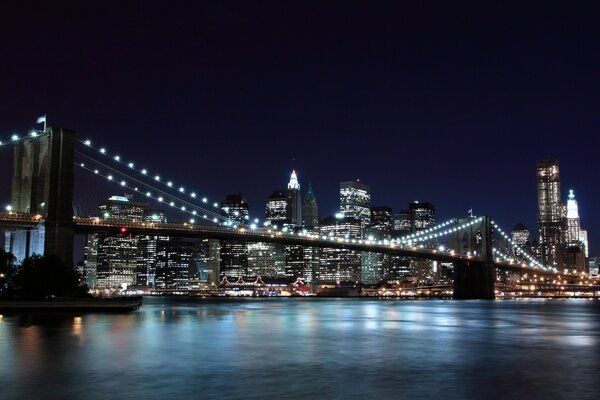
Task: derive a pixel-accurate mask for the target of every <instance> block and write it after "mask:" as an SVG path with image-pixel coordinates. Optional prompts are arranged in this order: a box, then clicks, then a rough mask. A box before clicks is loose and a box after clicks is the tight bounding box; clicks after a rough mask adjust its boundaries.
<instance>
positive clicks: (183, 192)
mask: <svg viewBox="0 0 600 400" xmlns="http://www.w3.org/2000/svg"><path fill="white" fill-rule="evenodd" d="M78 141H79V142H80V143H82V144H83V145H85V146H86V147H88V148H90V149H92V150H95V151H96V152H97V153H98V154H100V155H101V156H105V157H107V158H108V159H110V160H111V161H112V162H115V163H117V164H119V165H122V166H125V167H126V168H128V169H129V170H131V171H134V172H136V173H138V174H140V175H141V176H142V177H144V178H146V179H152V181H153V182H155V184H159V185H163V186H166V187H167V188H168V189H170V190H173V191H177V192H178V193H179V194H181V195H188V196H189V198H190V199H194V200H196V201H201V202H202V203H203V204H205V205H206V206H199V205H198V204H196V203H193V202H191V201H189V200H183V199H182V198H181V197H178V196H174V195H172V194H169V197H171V198H173V199H176V200H178V201H180V202H182V203H187V204H188V205H191V206H193V207H196V208H199V209H202V210H203V211H205V212H210V211H209V210H207V209H205V208H204V207H210V206H211V204H212V207H213V208H215V209H219V210H220V205H219V203H218V202H212V201H209V199H208V197H200V196H198V195H197V194H196V192H194V191H187V190H186V189H185V187H184V186H179V185H175V184H174V183H173V181H171V180H168V179H164V178H162V177H161V175H160V174H153V173H150V171H149V170H148V169H147V168H138V167H136V165H135V163H134V162H133V161H130V162H126V161H123V159H122V157H121V156H120V155H118V154H115V155H110V154H109V153H108V151H107V150H106V148H105V147H95V146H93V145H92V142H91V140H89V139H87V140H81V139H78ZM87 157H88V158H90V159H92V160H93V161H95V162H98V163H101V162H99V161H97V160H95V159H93V158H91V157H89V156H87ZM101 164H102V165H104V166H105V167H107V168H110V167H108V166H107V165H106V164H103V163H101ZM111 169H112V168H111ZM113 170H114V169H113ZM115 171H116V170H115ZM118 172H119V173H120V174H122V175H124V176H126V177H128V178H130V179H132V180H136V181H137V182H140V183H142V181H140V180H137V179H135V178H133V177H132V176H131V175H129V174H127V173H125V172H122V171H118ZM143 184H144V185H146V187H149V188H151V189H153V190H155V191H157V192H161V193H167V192H164V191H162V190H160V189H158V188H156V187H155V186H152V185H149V184H147V183H143ZM177 186H179V188H178V189H177ZM220 217H221V216H220ZM222 218H223V219H225V220H226V221H227V223H226V225H227V226H236V222H234V221H231V220H230V219H227V218H226V217H222ZM244 218H245V220H247V221H250V219H251V218H250V217H249V216H244ZM253 224H256V225H259V224H260V220H259V219H258V218H254V222H253ZM265 224H266V223H263V225H265Z"/></svg>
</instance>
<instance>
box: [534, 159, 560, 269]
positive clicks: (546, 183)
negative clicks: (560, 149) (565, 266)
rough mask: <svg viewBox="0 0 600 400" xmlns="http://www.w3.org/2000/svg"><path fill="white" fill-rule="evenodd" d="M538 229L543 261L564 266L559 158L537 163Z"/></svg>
mask: <svg viewBox="0 0 600 400" xmlns="http://www.w3.org/2000/svg"><path fill="white" fill-rule="evenodd" d="M536 169H537V200H538V218H537V219H538V230H539V235H540V253H541V258H542V262H544V263H548V264H557V265H558V266H562V244H563V238H562V232H563V213H562V205H561V201H560V175H559V167H558V160H542V161H538V162H537V164H536Z"/></svg>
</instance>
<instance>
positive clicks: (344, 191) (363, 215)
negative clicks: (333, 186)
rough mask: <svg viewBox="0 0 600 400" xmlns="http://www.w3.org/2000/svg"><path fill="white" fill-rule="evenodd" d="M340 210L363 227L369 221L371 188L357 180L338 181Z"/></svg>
mask: <svg viewBox="0 0 600 400" xmlns="http://www.w3.org/2000/svg"><path fill="white" fill-rule="evenodd" d="M340 211H341V213H342V214H344V216H345V217H349V218H356V219H358V220H359V221H360V222H361V227H362V228H365V227H367V226H368V225H369V224H370V223H371V188H370V187H369V185H365V184H364V183H361V182H359V181H349V182H340Z"/></svg>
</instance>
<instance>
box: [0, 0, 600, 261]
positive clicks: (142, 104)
mask: <svg viewBox="0 0 600 400" xmlns="http://www.w3.org/2000/svg"><path fill="white" fill-rule="evenodd" d="M145 5H147V6H146V7H144V9H139V8H138V7H137V6H135V5H133V4H127V5H120V6H116V5H110V4H106V5H103V6H102V7H97V6H95V5H80V6H79V8H77V9H72V8H70V7H69V6H67V5H60V4H54V5H40V7H38V8H35V9H29V8H27V9H26V8H21V7H22V6H20V5H18V4H11V5H9V6H7V7H8V9H9V10H8V12H10V13H11V15H14V16H15V18H13V19H11V21H7V24H5V25H4V26H3V27H2V28H0V29H2V30H3V33H4V31H6V32H5V34H3V35H2V37H5V38H11V40H10V41H5V42H1V45H2V48H3V50H4V52H3V53H4V54H6V55H7V57H6V59H7V62H6V63H4V64H3V66H2V68H3V70H4V72H5V73H4V75H6V76H11V79H10V80H6V81H4V82H3V85H4V89H5V90H2V91H1V92H2V95H0V105H1V106H2V109H3V110H5V112H6V115H10V118H3V119H2V120H1V121H0V133H2V137H10V135H11V134H12V132H13V131H17V132H18V133H19V134H25V133H26V132H27V131H28V130H29V129H30V128H34V127H36V125H35V119H36V118H37V117H38V116H39V115H41V114H47V116H48V124H49V125H50V126H64V127H69V128H72V129H73V130H75V131H76V132H77V134H78V135H79V137H80V138H81V139H86V138H90V139H92V140H95V141H97V142H98V143H102V144H103V145H106V146H107V147H108V148H109V150H114V151H119V152H126V153H127V156H128V157H130V158H131V159H132V160H134V161H136V162H144V163H147V164H148V168H154V169H156V170H159V169H160V170H161V173H164V174H166V175H168V176H170V177H172V178H173V179H174V180H177V181H180V182H181V183H182V184H184V185H186V186H189V187H194V188H196V189H197V190H198V191H202V192H204V193H206V194H207V196H210V197H211V198H214V199H216V200H217V201H222V200H223V199H224V197H225V195H227V194H230V193H236V192H242V193H244V195H245V196H246V197H247V201H248V203H249V204H250V205H251V207H253V208H254V207H258V206H261V205H262V204H263V203H264V201H265V198H266V197H267V196H268V195H269V194H270V193H272V192H273V190H275V189H284V188H285V186H284V185H285V183H286V182H287V181H288V178H289V172H290V171H291V170H292V169H295V170H297V171H298V178H299V180H300V183H301V187H302V188H306V187H307V185H308V182H309V181H312V185H313V188H314V192H315V194H316V196H317V198H318V199H319V209H320V213H321V215H323V216H325V215H329V214H332V213H334V212H335V211H336V209H337V208H338V206H339V205H338V201H337V190H338V185H339V182H342V181H350V180H354V179H357V178H359V179H361V181H362V182H365V183H367V184H368V185H370V186H371V188H372V204H373V205H384V206H389V207H391V208H393V209H394V210H395V211H396V210H398V209H400V208H403V207H405V205H406V204H407V203H408V202H411V201H415V200H419V201H427V202H431V203H432V204H435V205H436V207H437V211H438V215H439V216H440V218H442V219H443V218H444V217H451V216H457V215H465V214H466V213H467V211H468V210H470V209H473V211H474V213H475V214H478V215H484V214H486V215H492V216H494V217H495V218H497V219H498V220H501V221H506V222H505V224H509V225H511V226H512V225H515V224H517V223H519V222H522V223H524V224H525V225H526V226H527V227H528V228H529V229H530V231H531V232H532V233H533V234H535V231H536V226H537V221H536V218H535V215H536V205H537V203H536V197H535V196H536V192H535V163H536V161H538V160H543V159H558V160H560V162H561V180H562V183H563V195H564V194H566V193H568V190H569V189H573V190H574V191H575V193H576V195H577V200H578V205H579V214H580V217H581V221H582V225H583V226H584V227H585V228H587V229H588V231H589V236H590V237H589V241H590V244H591V254H590V255H592V256H593V255H594V254H595V253H596V252H597V251H596V247H595V237H596V236H597V232H599V231H600V218H599V216H598V212H599V211H598V210H596V209H594V208H593V204H594V203H593V199H595V198H596V197H597V196H598V195H599V193H598V190H600V189H598V188H596V187H595V186H596V185H593V184H590V182H593V181H594V176H595V175H594V171H597V170H598V168H599V165H598V163H599V162H600V161H598V160H597V158H596V156H595V148H596V147H597V145H598V140H599V139H598V138H597V137H596V135H595V132H597V131H598V128H599V127H600V121H599V118H598V116H597V113H596V112H595V110H594V104H597V103H598V101H597V99H596V98H597V90H596V89H597V88H598V87H599V86H600V85H599V83H600V82H599V78H598V77H597V76H596V74H595V73H594V71H595V68H594V67H595V65H596V64H597V63H596V62H595V58H594V57H595V56H594V54H597V51H596V49H597V45H598V39H597V38H598V37H600V35H598V34H596V33H597V31H598V26H597V24H596V23H595V20H596V18H595V16H596V15H597V13H596V11H597V10H595V9H593V8H592V9H591V10H590V9H585V8H577V7H576V6H569V7H566V6H565V7H566V8H564V9H563V8H558V7H554V6H551V5H547V6H545V7H546V8H544V9H541V10H540V9H538V8H537V7H534V6H527V5H524V6H521V7H520V9H519V12H518V13H514V12H513V10H511V9H509V8H505V7H503V6H502V5H496V6H490V5H486V6H485V7H482V8H462V9H461V8H460V7H454V6H449V5H448V6H444V5H433V4H432V5H410V4H409V5H386V6H382V7H380V8H369V9H368V12H363V11H364V10H363V9H362V8H361V7H360V6H347V5H345V6H344V5H343V4H341V3H330V4H327V5H321V4H319V5H316V4H313V5H303V6H302V5H298V6H295V7H291V8H289V9H288V8H287V7H283V6H279V5H277V4H263V5H244V6H240V5H235V6H234V5H231V6H226V5H215V4H203V5H188V6H180V7H179V8H174V9H171V10H167V11H165V12H163V11H164V10H162V9H161V8H159V7H157V6H156V5H153V4H152V3H151V2H150V3H145ZM340 7H342V8H343V10H344V12H343V13H340V12H339V11H340V9H341V8H340ZM340 15H343V16H344V17H340ZM19 17H21V18H19ZM23 20H38V21H40V22H43V21H44V20H52V24H47V25H46V24H44V23H38V24H36V29H30V28H29V27H28V26H27V25H26V24H21V22H20V21H23ZM557 25H558V26H561V27H562V29H561V30H560V33H558V32H557V30H556V29H555V27H556V26H557ZM155 26H161V29H159V30H155V29H154V28H153V27H155ZM356 26H360V27H361V29H359V30H355V29H354V28H355V27H356ZM73 31H77V32H78V34H77V35H72V34H70V32H73ZM474 31H477V32H478V35H476V36H473V35H470V34H469V32H474ZM171 43H173V44H175V45H173V46H170V45H168V44H171ZM131 49H133V50H131ZM131 51H133V52H131ZM52 57H57V59H58V58H59V59H60V60H61V63H60V67H58V64H56V65H55V64H52V63H49V61H48V62H47V61H45V60H50V59H52ZM38 60H39V61H38ZM47 63H49V64H47ZM45 65H49V66H45ZM574 77H576V78H577V79H574ZM567 138H568V140H567ZM236 160H237V161H240V162H242V163H243V167H240V165H239V164H238V162H236ZM163 171H164V172H163ZM181 171H185V173H182V172H181ZM0 175H1V177H2V182H7V183H6V184H5V187H8V186H6V185H7V184H9V183H8V182H9V180H8V179H9V177H8V176H7V175H8V173H7V172H6V171H5V172H2V173H0ZM6 192H7V191H5V193H6ZM113 192H114V190H113ZM1 200H2V201H4V202H8V198H6V196H5V198H3V199H1ZM561 200H562V201H566V198H563V199H561ZM82 202H84V201H82ZM87 202H89V200H88V201H87Z"/></svg>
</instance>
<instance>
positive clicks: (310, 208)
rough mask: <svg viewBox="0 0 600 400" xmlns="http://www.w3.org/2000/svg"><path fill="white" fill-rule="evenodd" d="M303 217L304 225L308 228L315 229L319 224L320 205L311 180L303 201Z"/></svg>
mask: <svg viewBox="0 0 600 400" xmlns="http://www.w3.org/2000/svg"><path fill="white" fill-rule="evenodd" d="M302 217H303V221H302V226H304V227H306V228H307V229H313V228H315V227H316V226H317V225H319V206H318V204H317V197H316V196H315V193H314V192H313V189H312V183H311V182H310V181H309V182H308V191H307V192H306V195H305V196H304V202H303V203H302Z"/></svg>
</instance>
